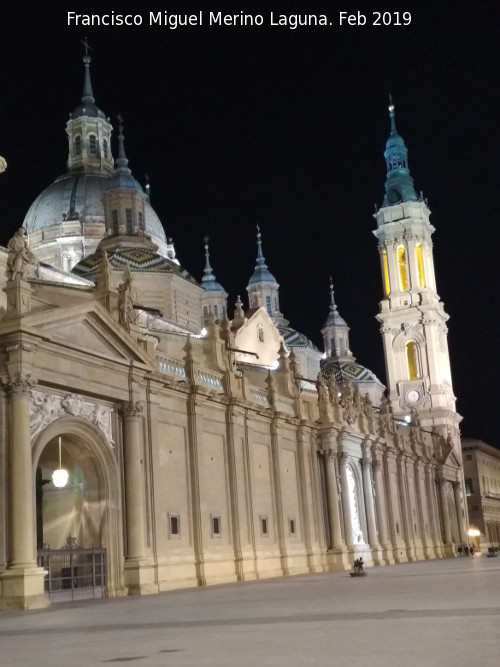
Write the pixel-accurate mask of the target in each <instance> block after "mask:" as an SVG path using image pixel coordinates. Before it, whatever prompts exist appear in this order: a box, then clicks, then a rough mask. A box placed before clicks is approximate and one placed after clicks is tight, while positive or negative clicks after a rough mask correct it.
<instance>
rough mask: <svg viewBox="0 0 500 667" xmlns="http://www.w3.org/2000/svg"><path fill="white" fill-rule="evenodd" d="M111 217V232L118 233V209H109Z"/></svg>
mask: <svg viewBox="0 0 500 667" xmlns="http://www.w3.org/2000/svg"><path fill="white" fill-rule="evenodd" d="M111 218H112V220H111V221H112V223H113V234H116V235H117V234H118V211H111Z"/></svg>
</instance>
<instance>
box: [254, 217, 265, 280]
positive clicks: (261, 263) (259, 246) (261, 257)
mask: <svg viewBox="0 0 500 667" xmlns="http://www.w3.org/2000/svg"><path fill="white" fill-rule="evenodd" d="M259 266H261V267H262V268H267V264H266V260H265V258H264V255H263V253H262V234H261V233H260V225H259V223H257V264H256V265H255V268H256V269H257V268H259Z"/></svg>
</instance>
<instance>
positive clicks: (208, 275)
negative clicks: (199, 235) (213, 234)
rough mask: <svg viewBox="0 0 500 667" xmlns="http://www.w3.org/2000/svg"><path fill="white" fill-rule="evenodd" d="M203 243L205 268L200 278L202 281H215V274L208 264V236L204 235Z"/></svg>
mask: <svg viewBox="0 0 500 667" xmlns="http://www.w3.org/2000/svg"><path fill="white" fill-rule="evenodd" d="M203 241H204V243H205V268H204V269H203V273H204V274H205V275H204V276H203V278H202V279H201V282H202V283H207V282H211V281H215V276H214V273H213V269H212V267H211V266H210V252H209V250H208V241H209V239H208V236H205V238H204V239H203Z"/></svg>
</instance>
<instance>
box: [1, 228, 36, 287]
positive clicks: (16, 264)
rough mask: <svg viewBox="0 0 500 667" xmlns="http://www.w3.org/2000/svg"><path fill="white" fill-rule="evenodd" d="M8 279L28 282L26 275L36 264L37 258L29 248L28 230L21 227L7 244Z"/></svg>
mask: <svg viewBox="0 0 500 667" xmlns="http://www.w3.org/2000/svg"><path fill="white" fill-rule="evenodd" d="M7 250H8V251H9V254H8V256H7V278H8V280H15V279H16V278H19V279H20V280H26V273H27V268H28V265H29V264H34V262H35V256H34V255H33V253H32V252H31V250H30V249H29V248H28V239H27V238H26V230H25V229H24V227H19V229H18V230H17V232H16V233H15V234H14V236H13V237H12V238H11V239H10V241H9V242H8V243H7Z"/></svg>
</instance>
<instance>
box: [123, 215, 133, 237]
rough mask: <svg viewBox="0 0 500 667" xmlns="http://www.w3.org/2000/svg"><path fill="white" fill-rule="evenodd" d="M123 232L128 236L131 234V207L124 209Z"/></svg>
mask: <svg viewBox="0 0 500 667" xmlns="http://www.w3.org/2000/svg"><path fill="white" fill-rule="evenodd" d="M125 233H126V234H128V235H129V236H132V233H133V230H132V209H131V208H126V209H125Z"/></svg>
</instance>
